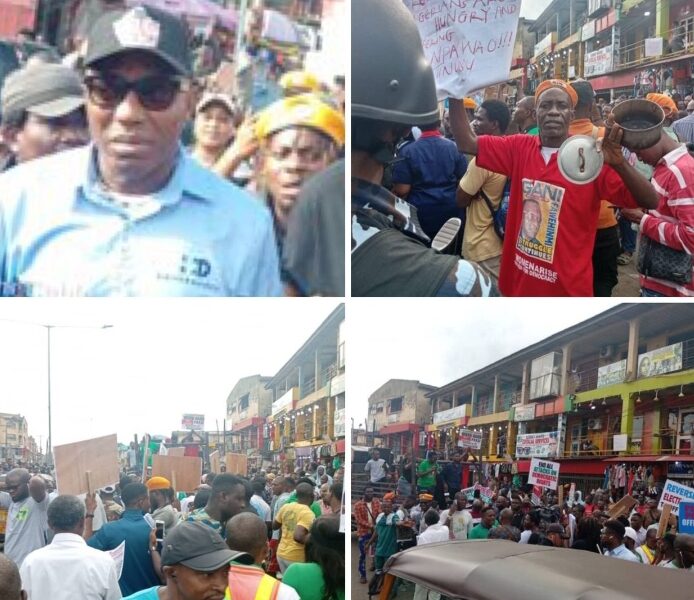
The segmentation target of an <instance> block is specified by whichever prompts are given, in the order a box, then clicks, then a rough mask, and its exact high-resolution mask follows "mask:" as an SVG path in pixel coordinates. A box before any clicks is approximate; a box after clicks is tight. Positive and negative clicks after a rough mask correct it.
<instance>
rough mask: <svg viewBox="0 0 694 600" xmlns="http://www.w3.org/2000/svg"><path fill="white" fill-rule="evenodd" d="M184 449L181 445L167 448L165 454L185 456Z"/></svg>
mask: <svg viewBox="0 0 694 600" xmlns="http://www.w3.org/2000/svg"><path fill="white" fill-rule="evenodd" d="M185 452H186V449H185V448H184V447H183V446H179V447H178V448H169V449H168V452H167V455H168V456H185Z"/></svg>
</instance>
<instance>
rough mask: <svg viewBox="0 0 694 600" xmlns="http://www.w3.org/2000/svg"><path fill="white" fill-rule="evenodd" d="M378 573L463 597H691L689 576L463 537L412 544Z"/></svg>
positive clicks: (549, 549) (583, 599) (568, 551)
mask: <svg viewBox="0 0 694 600" xmlns="http://www.w3.org/2000/svg"><path fill="white" fill-rule="evenodd" d="M385 571H386V572H388V573H390V574H391V575H394V576H396V577H401V578H403V579H406V580H408V581H413V582H415V583H418V584H420V585H423V586H425V587H427V588H429V589H431V590H434V591H436V592H439V593H441V594H443V595H445V596H448V597H449V598H464V599H466V600H497V599H499V598H513V599H514V600H627V599H628V598H630V599H632V600H634V599H640V598H643V599H644V600H646V599H648V600H653V598H659V597H663V596H666V597H667V599H668V600H692V598H694V578H693V576H692V573H689V572H686V571H680V570H675V569H662V568H652V567H650V566H648V565H642V564H638V563H633V562H629V561H625V560H620V559H617V558H611V557H607V556H601V555H599V554H597V553H594V552H586V551H582V550H571V549H568V548H552V547H549V546H536V545H529V544H517V543H515V542H510V541H506V540H466V541H451V542H442V543H438V544H426V545H423V546H416V547H414V548H411V549H409V550H405V551H404V552H400V553H398V554H395V555H394V556H392V557H391V558H390V559H389V560H388V562H387V563H386V565H385Z"/></svg>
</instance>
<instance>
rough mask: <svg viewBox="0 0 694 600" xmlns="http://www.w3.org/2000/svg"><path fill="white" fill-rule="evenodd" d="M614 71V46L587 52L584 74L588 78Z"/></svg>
mask: <svg viewBox="0 0 694 600" xmlns="http://www.w3.org/2000/svg"><path fill="white" fill-rule="evenodd" d="M611 70H612V44H610V45H609V46H605V47H604V48H600V49H599V50H595V51H594V52H586V56H585V59H584V63H583V72H584V74H585V76H586V77H588V76H591V77H592V76H593V75H603V74H604V73H609V72H610V71H611Z"/></svg>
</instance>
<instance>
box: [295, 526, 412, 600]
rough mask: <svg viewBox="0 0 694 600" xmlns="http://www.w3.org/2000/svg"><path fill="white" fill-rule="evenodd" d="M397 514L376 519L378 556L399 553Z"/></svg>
mask: <svg viewBox="0 0 694 600" xmlns="http://www.w3.org/2000/svg"><path fill="white" fill-rule="evenodd" d="M399 520H400V519H398V515H397V513H394V512H393V513H390V514H389V515H387V516H386V515H385V513H381V514H380V515H378V517H376V535H378V539H377V540H376V556H385V557H386V558H388V557H389V556H392V555H393V554H395V553H396V552H397V551H398V542H397V538H396V533H397V522H398V521H399ZM302 600H303V598H302Z"/></svg>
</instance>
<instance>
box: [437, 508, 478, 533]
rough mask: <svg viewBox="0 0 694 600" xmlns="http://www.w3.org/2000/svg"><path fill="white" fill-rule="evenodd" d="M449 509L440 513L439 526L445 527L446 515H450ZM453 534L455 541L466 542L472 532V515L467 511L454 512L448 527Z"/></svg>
mask: <svg viewBox="0 0 694 600" xmlns="http://www.w3.org/2000/svg"><path fill="white" fill-rule="evenodd" d="M450 510H451V509H450V508H449V509H447V510H444V511H441V518H440V519H439V524H440V525H445V524H446V521H447V520H448V515H449V514H450ZM448 527H449V528H450V530H451V531H452V532H453V537H454V538H455V539H456V540H466V539H468V536H469V535H470V531H471V530H472V527H473V525H472V515H471V514H470V511H469V510H465V509H463V510H456V511H455V512H454V513H453V514H452V516H451V523H450V525H449V526H448Z"/></svg>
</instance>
